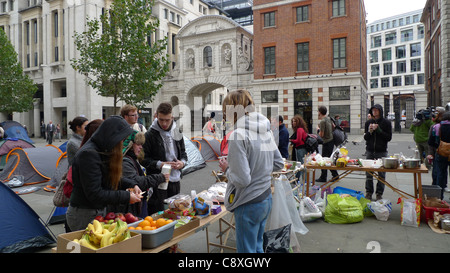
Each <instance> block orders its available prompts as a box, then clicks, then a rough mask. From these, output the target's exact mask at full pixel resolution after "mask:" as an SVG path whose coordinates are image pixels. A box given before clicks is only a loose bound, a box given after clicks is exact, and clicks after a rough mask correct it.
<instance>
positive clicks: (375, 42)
mask: <svg viewBox="0 0 450 273" xmlns="http://www.w3.org/2000/svg"><path fill="white" fill-rule="evenodd" d="M380 46H381V36H372V38H371V39H370V47H371V48H377V47H380Z"/></svg>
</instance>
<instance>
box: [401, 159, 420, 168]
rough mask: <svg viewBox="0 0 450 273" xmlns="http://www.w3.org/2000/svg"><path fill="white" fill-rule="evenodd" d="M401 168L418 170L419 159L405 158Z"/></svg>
mask: <svg viewBox="0 0 450 273" xmlns="http://www.w3.org/2000/svg"><path fill="white" fill-rule="evenodd" d="M403 167H405V168H406V169H415V168H420V159H415V158H407V159H405V160H403Z"/></svg>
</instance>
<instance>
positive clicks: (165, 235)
mask: <svg viewBox="0 0 450 273" xmlns="http://www.w3.org/2000/svg"><path fill="white" fill-rule="evenodd" d="M155 219H156V218H155ZM176 223H177V221H176V220H174V221H173V222H172V223H170V224H167V225H165V226H162V227H160V228H157V229H155V230H133V232H136V233H139V234H141V235H142V247H143V248H155V247H157V246H160V245H162V244H164V243H165V242H167V241H170V239H172V237H173V231H174V229H175V225H176ZM128 226H134V227H137V226H138V223H137V224H135V223H133V224H129V225H128Z"/></svg>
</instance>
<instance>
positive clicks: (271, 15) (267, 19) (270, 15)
mask: <svg viewBox="0 0 450 273" xmlns="http://www.w3.org/2000/svg"><path fill="white" fill-rule="evenodd" d="M274 26H275V11H272V12H267V13H264V27H274Z"/></svg>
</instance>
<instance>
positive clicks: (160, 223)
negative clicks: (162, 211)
mask: <svg viewBox="0 0 450 273" xmlns="http://www.w3.org/2000/svg"><path fill="white" fill-rule="evenodd" d="M165 224H166V220H164V219H163V218H159V219H158V220H156V227H162V226H164V225H165Z"/></svg>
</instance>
